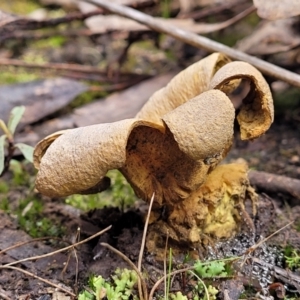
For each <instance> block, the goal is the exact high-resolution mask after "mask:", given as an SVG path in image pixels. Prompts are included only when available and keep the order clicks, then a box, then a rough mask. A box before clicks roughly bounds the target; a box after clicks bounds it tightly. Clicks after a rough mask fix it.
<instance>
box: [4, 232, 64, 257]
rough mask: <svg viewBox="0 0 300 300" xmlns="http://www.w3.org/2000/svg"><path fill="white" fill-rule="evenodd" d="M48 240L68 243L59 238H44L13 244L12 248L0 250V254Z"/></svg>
mask: <svg viewBox="0 0 300 300" xmlns="http://www.w3.org/2000/svg"><path fill="white" fill-rule="evenodd" d="M50 239H51V240H58V241H63V242H65V243H68V242H67V241H65V240H62V239H61V238H58V237H52V236H46V237H40V238H35V239H32V240H29V241H25V242H20V243H17V244H14V245H12V246H9V247H7V248H5V249H3V250H1V251H0V254H2V253H5V252H7V251H9V250H12V249H15V248H18V247H22V246H24V245H27V244H30V243H35V242H39V241H44V240H50Z"/></svg>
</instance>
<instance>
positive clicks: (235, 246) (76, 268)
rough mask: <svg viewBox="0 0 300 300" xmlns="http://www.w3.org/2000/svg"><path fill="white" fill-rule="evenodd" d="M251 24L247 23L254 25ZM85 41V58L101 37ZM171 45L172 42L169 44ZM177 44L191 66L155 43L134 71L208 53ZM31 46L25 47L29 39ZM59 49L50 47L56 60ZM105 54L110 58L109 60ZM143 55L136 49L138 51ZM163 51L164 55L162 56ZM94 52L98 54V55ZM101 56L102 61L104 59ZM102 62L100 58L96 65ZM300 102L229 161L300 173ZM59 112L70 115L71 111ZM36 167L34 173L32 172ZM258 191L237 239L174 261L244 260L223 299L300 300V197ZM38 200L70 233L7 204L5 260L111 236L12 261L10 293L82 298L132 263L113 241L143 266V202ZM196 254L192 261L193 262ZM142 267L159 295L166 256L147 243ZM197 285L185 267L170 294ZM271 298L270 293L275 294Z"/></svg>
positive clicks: (6, 289)
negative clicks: (92, 279)
mask: <svg viewBox="0 0 300 300" xmlns="http://www.w3.org/2000/svg"><path fill="white" fill-rule="evenodd" d="M247 26H248V25H246V26H245V28H248V27H247ZM239 28H240V27H239ZM108 39H110V37H108ZM82 40H84V41H86V40H87V41H88V43H87V46H84V47H80V46H78V52H77V51H76V53H69V52H68V50H67V48H68V47H65V49H64V51H63V54H66V55H67V54H68V55H71V56H72V55H73V56H75V55H79V54H82V53H81V50H82V49H83V48H86V49H89V48H91V49H92V48H94V47H95V45H94V43H95V41H92V40H89V39H86V38H80V40H79V41H77V40H76V41H75V40H71V42H70V41H68V44H70V43H71V44H72V47H71V49H73V50H72V51H73V52H74V49H77V46H76V45H75V46H74V43H78V44H80V43H82ZM167 41H168V39H166V41H165V43H166V42H167ZM171 42H172V43H173V44H175V45H176V59H178V60H181V61H184V63H182V62H180V63H178V64H177V62H176V63H175V62H174V61H171V60H170V59H169V60H168V58H167V55H165V54H162V53H163V51H161V52H160V53H154V54H153V55H152V57H151V55H149V54H145V52H146V53H147V51H146V50H145V49H142V50H143V51H142V50H141V49H140V52H141V51H142V54H139V55H136V56H139V58H140V60H141V61H142V63H141V64H142V66H140V65H139V66H138V67H136V66H133V67H132V69H134V68H135V67H136V68H140V69H139V71H142V72H144V73H145V74H146V73H151V72H152V73H153V72H157V74H159V73H163V71H164V70H165V69H167V70H169V69H173V67H174V65H175V64H176V65H181V64H184V65H189V64H191V63H192V61H195V60H197V59H198V58H199V56H201V57H202V56H203V54H204V52H203V50H197V51H196V49H195V48H192V47H186V48H188V49H185V50H184V48H185V47H183V45H182V43H175V42H174V41H173V40H172V41H171ZM110 46H111V45H110ZM22 47H25V46H24V45H22ZM107 48H108V50H107V52H110V48H109V46H108V47H107ZM177 48H178V49H179V50H178V49H177ZM190 48H192V49H190ZM18 49H19V48H18ZM48 50H49V49H48ZM52 50H53V49H51V51H50V53H51V55H52V56H53V55H54V54H53V51H52ZM119 50H120V49H119ZM177 50H178V51H177ZM20 51H21V50H20ZM26 51H27V50H26ZM28 51H30V50H28ZM103 51H104V50H103ZM155 51H156V50H155ZM157 51H158V50H157ZM67 52H68V53H67ZM190 52H192V53H190ZM24 53H25V51H24ZM25 54H26V53H25ZM83 54H84V53H83ZM98 54H99V53H98ZM104 54H107V53H104ZM104 54H103V56H105V55H104ZM14 55H16V54H14ZM49 55H50V54H49ZM51 55H50V56H51ZM57 55H58V54H56V56H57ZM134 55H135V54H134V52H133V54H132V56H134ZM154 56H155V59H153V57H154ZM93 57H94V56H93ZM161 57H162V58H161ZM89 58H90V59H91V56H89ZM182 58H184V59H182ZM51 59H52V61H59V62H61V61H64V59H63V58H60V57H59V58H57V57H50V60H51ZM95 59H98V57H96V56H95ZM99 59H100V58H99ZM189 59H190V60H189ZM67 60H68V61H71V62H74V61H75V62H77V61H78V60H79V58H78V59H77V60H75V59H74V57H68V59H67ZM87 60H88V58H85V57H80V62H81V63H85V64H88V63H89V62H88V61H87ZM143 60H144V61H145V62H143ZM153 61H155V67H153ZM96 63H99V61H98V60H97V62H92V63H91V64H96ZM135 63H136V62H135ZM107 65H108V63H107ZM149 66H151V68H152V69H151V72H148V71H149V68H150V67H149ZM127 68H128V66H127ZM153 69H154V70H155V71H153ZM152 73H151V74H152ZM298 98H299V95H298ZM296 100H298V99H296ZM296 100H295V102H296ZM298 103H299V105H298V106H296V107H293V109H292V110H291V109H288V108H287V109H282V108H281V109H279V110H277V109H276V108H275V111H276V118H275V121H274V123H273V125H272V127H271V128H270V130H269V131H268V132H267V133H266V134H265V135H264V136H262V137H260V138H259V139H257V140H255V141H252V142H243V141H241V140H240V139H239V136H238V135H237V134H236V136H235V142H234V146H233V148H232V150H231V152H230V154H229V155H228V157H227V158H226V161H225V162H233V161H237V160H245V161H246V162H247V163H248V165H249V168H253V169H255V170H259V171H265V172H269V173H272V174H278V175H284V176H288V177H292V178H296V179H300V101H298ZM59 113H61V114H63V112H59ZM57 115H58V117H59V116H60V115H59V114H57ZM30 172H31V173H32V170H31V171H30ZM30 172H29V173H30ZM1 180H3V181H4V182H7V183H10V182H11V181H12V175H11V174H9V173H8V174H7V175H6V176H5V177H4V178H3V179H1ZM30 180H31V181H33V180H34V175H31V179H30ZM28 193H29V192H28V187H26V186H22V184H20V185H19V186H16V185H15V186H13V187H10V191H9V196H8V199H9V205H10V207H11V208H13V207H18V203H19V201H20V198H22V197H23V196H24V195H28ZM257 193H258V195H259V201H258V209H257V214H256V215H255V216H254V215H253V214H252V207H251V205H250V201H249V203H247V204H249V205H247V207H246V210H247V214H246V215H245V216H243V220H244V222H243V224H242V227H241V230H240V232H239V233H238V234H237V235H236V236H235V237H232V239H231V240H229V241H218V242H216V243H208V244H205V245H201V247H199V248H197V249H191V251H190V253H187V252H183V253H181V254H180V255H177V256H174V257H173V263H172V266H173V269H174V270H175V269H180V268H183V267H187V266H191V265H192V264H193V261H194V260H195V259H201V260H205V259H221V258H224V257H232V256H241V257H242V259H241V260H239V261H238V262H236V263H234V264H232V268H233V269H234V270H235V275H234V276H231V277H230V276H229V277H226V278H214V280H213V281H211V282H210V284H212V285H214V286H216V287H217V288H218V290H219V291H220V293H219V294H218V295H217V299H226V300H228V299H230V300H235V299H239V297H241V298H247V299H257V297H258V296H255V295H256V293H260V295H264V294H263V293H264V292H265V293H267V294H268V293H269V292H270V293H271V294H272V295H273V297H274V299H283V297H284V293H286V295H288V296H289V295H290V296H293V297H296V298H297V297H298V298H299V297H300V296H299V295H300V268H299V269H297V268H296V269H295V268H294V269H292V270H289V269H288V268H287V264H286V262H285V259H284V255H286V254H288V253H290V252H287V249H294V250H296V251H300V221H299V220H300V199H299V198H297V197H292V196H291V195H290V194H284V193H276V194H274V193H269V192H266V191H264V192H262V191H260V190H257ZM37 197H40V200H41V202H43V203H44V206H43V211H42V212H40V218H48V219H49V220H51V222H52V223H53V224H54V225H57V226H61V225H63V227H64V229H65V231H64V234H63V235H60V238H53V237H50V238H44V239H33V238H32V237H31V236H30V235H29V234H28V233H26V232H25V230H24V227H22V228H23V229H22V228H21V226H20V223H19V220H18V217H17V216H16V215H14V214H13V213H11V212H8V211H2V210H0V219H1V222H0V237H1V238H0V264H1V265H4V264H8V263H14V262H16V261H18V260H20V259H24V258H28V257H32V256H41V255H43V254H47V253H51V252H52V251H55V250H58V249H62V248H64V247H66V246H68V245H70V243H74V242H76V241H78V240H83V239H85V238H88V237H90V236H92V235H94V234H96V233H98V232H99V231H101V230H103V229H105V228H107V227H108V226H110V225H112V228H111V229H110V230H109V231H107V232H106V233H104V234H102V235H101V236H98V237H96V238H94V239H92V240H89V241H88V242H86V243H84V244H81V245H79V246H77V247H76V248H72V249H71V250H68V251H63V252H59V253H56V254H53V255H49V256H46V257H43V258H39V259H37V258H36V259H34V260H27V261H23V262H18V263H17V264H15V265H11V267H10V268H9V267H7V268H3V269H0V299H24V300H25V299H28V300H29V299H33V300H48V299H73V298H75V296H74V297H73V296H70V295H72V293H73V294H78V292H80V291H82V290H83V289H84V288H86V287H87V282H88V278H89V276H90V275H92V274H97V275H102V276H103V277H104V278H110V276H111V274H112V273H113V271H114V270H116V268H130V266H129V265H128V263H127V262H125V261H124V260H123V259H122V257H120V256H119V255H117V254H116V253H114V252H112V251H110V250H109V249H107V248H105V247H103V246H102V245H101V243H108V244H110V245H112V246H113V247H115V248H116V249H118V250H119V251H121V252H122V253H123V254H124V255H125V256H126V257H128V258H129V259H130V260H131V261H132V262H133V263H134V264H137V261H138V256H139V253H140V247H141V242H142V235H143V229H144V219H145V214H146V212H147V209H148V207H147V205H146V204H145V203H144V202H143V201H137V202H136V203H135V205H134V207H133V208H130V209H127V210H125V211H123V210H122V209H121V208H112V207H107V208H103V209H101V210H99V209H96V210H93V211H89V212H87V213H83V212H80V211H79V210H78V209H75V208H74V207H71V206H69V205H67V204H66V203H65V201H64V200H63V199H50V198H47V197H42V196H37ZM0 200H3V197H2V195H0ZM24 209H25V208H24ZM12 211H13V209H12ZM291 221H294V223H292V224H290V225H289V226H288V227H286V228H284V229H283V230H281V231H280V232H278V233H277V234H276V235H274V236H271V237H270V238H269V239H267V240H266V241H264V238H267V237H269V236H270V235H271V234H273V233H274V232H276V231H277V230H279V229H281V228H283V227H284V226H285V225H286V224H288V223H289V222H291ZM150 226H151V225H150ZM78 228H80V230H78ZM49 235H51V234H49ZM262 241H263V242H262ZM24 243H25V244H24ZM10 247H12V248H10ZM8 248H10V249H8ZM298 253H299V252H298ZM188 254H189V255H190V260H188V261H187V260H186V257H187V256H188ZM15 267H17V268H21V269H22V270H23V271H26V272H27V274H25V273H24V272H20V270H18V269H15ZM142 268H143V273H145V274H147V276H146V278H147V279H146V281H147V287H148V290H149V291H150V289H151V288H152V287H153V285H154V284H155V282H157V280H158V279H160V278H161V277H162V276H163V275H164V266H163V262H162V261H159V260H157V258H156V257H155V256H154V255H153V254H152V253H149V252H148V251H147V249H146V250H145V252H144V256H143V262H142ZM287 270H288V271H287ZM29 273H30V274H29ZM43 280H44V281H43ZM45 280H49V281H51V282H52V283H54V284H56V285H57V286H58V287H56V288H55V287H53V286H50V285H49V284H48V283H47V282H45ZM194 286H195V282H194V281H193V280H192V279H191V278H190V277H188V275H186V273H184V274H180V275H177V276H175V277H174V279H173V281H172V285H171V287H170V291H171V292H177V291H181V292H182V293H183V294H185V295H188V296H190V295H191V291H192V289H193V287H194ZM282 287H283V288H282ZM245 290H247V294H246V296H245V295H244V296H243V295H242V296H241V294H242V292H243V291H245ZM68 292H69V293H68ZM163 293H164V286H163V284H162V285H160V286H159V287H158V289H157V294H156V295H155V296H156V299H157V297H158V296H162V297H163ZM264 297H265V298H263V299H270V298H267V296H266V295H264ZM296 298H295V299H296Z"/></svg>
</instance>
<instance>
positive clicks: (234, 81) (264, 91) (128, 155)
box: [34, 53, 273, 251]
mask: <svg viewBox="0 0 300 300" xmlns="http://www.w3.org/2000/svg"><path fill="white" fill-rule="evenodd" d="M242 79H246V80H248V81H249V82H250V91H249V93H248V95H247V96H246V98H245V99H244V101H243V105H242V107H241V110H240V112H239V114H238V116H237V119H238V122H239V125H240V129H241V138H242V139H254V138H256V137H259V136H261V135H262V134H263V133H264V132H265V131H266V130H267V129H268V128H269V127H270V125H271V123H272V121H273V102H272V96H271V93H270V90H269V87H268V85H267V83H266V81H265V80H264V78H263V77H262V75H261V73H260V72H259V71H257V70H256V69H255V68H253V67H252V66H251V65H249V64H246V63H243V62H230V60H229V59H228V58H226V57H225V56H224V55H222V54H219V53H215V54H212V55H210V56H208V57H207V58H205V59H202V60H201V61H199V62H197V63H195V64H193V65H192V66H190V67H189V68H187V69H186V70H184V71H182V72H181V73H179V74H178V75H177V76H175V77H174V78H173V79H172V80H171V82H170V83H169V84H168V85H167V86H166V87H165V88H163V89H161V90H159V91H157V92H156V93H155V94H154V95H153V96H152V97H151V98H150V99H149V101H148V102H147V103H146V104H145V106H144V107H143V108H142V109H141V111H140V112H139V113H138V114H137V116H136V117H135V118H133V119H126V120H122V121H119V122H114V123H108V124H98V125H93V126H87V127H82V128H76V129H70V130H65V131H60V132H57V133H54V134H53V135H51V136H48V137H46V138H45V139H43V140H42V141H41V142H40V143H39V144H38V145H37V146H36V148H35V152H34V163H35V166H36V168H37V169H38V170H39V171H38V174H37V179H36V188H37V189H38V190H39V191H40V192H41V193H43V194H45V195H48V196H52V197H56V196H67V195H71V194H75V193H82V194H84V193H91V192H99V191H102V190H104V189H105V188H107V186H108V181H107V177H105V175H106V173H107V172H108V171H109V170H111V169H119V170H120V171H121V172H122V173H123V175H124V176H125V177H126V179H127V180H128V182H129V183H130V184H131V186H132V187H133V189H134V191H135V193H136V194H137V195H138V196H139V197H141V198H142V199H144V200H145V201H148V202H149V201H150V199H151V196H152V194H153V192H155V202H154V211H153V216H154V218H152V220H153V224H152V225H151V228H150V233H149V238H148V249H149V250H150V251H152V250H153V251H154V249H156V248H157V247H159V243H160V239H161V238H162V237H163V236H165V235H166V234H169V236H170V238H171V240H173V241H174V242H176V243H179V244H181V245H182V244H185V245H189V246H192V245H195V244H197V243H199V242H201V240H203V237H204V236H209V237H210V238H228V237H230V236H231V235H232V234H234V233H235V232H236V231H237V230H238V225H239V223H240V214H239V213H238V210H239V209H243V207H244V202H245V200H246V198H247V195H249V196H250V197H251V199H252V200H253V201H255V197H254V193H253V191H252V189H251V187H250V186H249V181H248V178H247V169H246V166H243V165H224V166H217V165H218V163H219V162H220V161H221V160H222V159H223V158H224V157H225V156H226V154H227V153H228V151H229V149H230V147H231V145H232V140H233V124H234V118H235V111H234V108H233V105H232V103H231V101H230V99H229V98H228V94H229V93H231V92H232V91H233V90H234V89H235V88H236V86H237V85H238V84H239V82H240V81H241V80H242ZM161 208H164V211H165V215H164V217H163V218H161V216H159V214H160V211H161ZM155 216H157V217H156V218H155Z"/></svg>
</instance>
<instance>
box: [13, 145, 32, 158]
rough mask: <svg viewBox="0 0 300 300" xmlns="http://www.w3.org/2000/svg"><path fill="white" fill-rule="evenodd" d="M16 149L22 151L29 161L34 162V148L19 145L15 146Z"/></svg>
mask: <svg viewBox="0 0 300 300" xmlns="http://www.w3.org/2000/svg"><path fill="white" fill-rule="evenodd" d="M15 147H17V148H19V149H20V151H21V152H22V154H23V155H24V157H25V158H26V159H27V160H28V161H30V162H33V150H34V148H33V147H31V146H29V145H26V144H23V143H17V144H15Z"/></svg>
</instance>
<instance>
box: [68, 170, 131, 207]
mask: <svg viewBox="0 0 300 300" xmlns="http://www.w3.org/2000/svg"><path fill="white" fill-rule="evenodd" d="M107 176H108V177H110V179H111V187H110V188H109V189H108V190H106V191H104V192H102V193H99V194H95V195H73V196H69V197H68V198H67V199H66V203H67V204H70V205H72V206H75V207H77V208H79V209H81V210H83V211H88V210H92V209H95V208H103V207H105V206H116V207H118V206H119V207H120V206H122V207H124V206H126V207H129V206H131V205H132V204H133V203H134V202H135V200H136V196H135V194H134V192H133V190H132V188H131V186H130V185H129V183H128V182H127V181H126V179H125V178H124V177H123V175H122V174H121V173H120V172H119V171H117V170H113V171H109V172H108V173H107Z"/></svg>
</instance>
